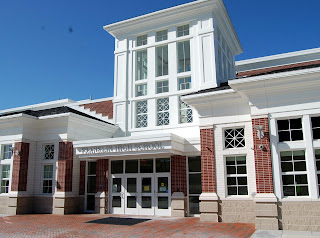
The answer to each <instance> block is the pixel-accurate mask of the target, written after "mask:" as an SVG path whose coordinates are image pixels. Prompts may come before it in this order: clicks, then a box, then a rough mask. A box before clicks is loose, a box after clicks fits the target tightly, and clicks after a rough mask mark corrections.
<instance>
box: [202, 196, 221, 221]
mask: <svg viewBox="0 0 320 238" xmlns="http://www.w3.org/2000/svg"><path fill="white" fill-rule="evenodd" d="M199 199H200V201H201V202H200V221H204V222H219V216H218V212H219V208H218V196H217V194H216V193H202V194H201V195H200V198H199Z"/></svg>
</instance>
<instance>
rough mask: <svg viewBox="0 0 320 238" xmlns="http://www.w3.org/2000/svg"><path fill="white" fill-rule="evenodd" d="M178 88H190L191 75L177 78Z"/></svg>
mask: <svg viewBox="0 0 320 238" xmlns="http://www.w3.org/2000/svg"><path fill="white" fill-rule="evenodd" d="M178 84H179V87H178V88H179V90H185V89H190V88H191V77H186V78H178Z"/></svg>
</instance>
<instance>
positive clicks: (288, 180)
mask: <svg viewBox="0 0 320 238" xmlns="http://www.w3.org/2000/svg"><path fill="white" fill-rule="evenodd" d="M282 183H283V185H290V184H294V176H293V175H282Z"/></svg>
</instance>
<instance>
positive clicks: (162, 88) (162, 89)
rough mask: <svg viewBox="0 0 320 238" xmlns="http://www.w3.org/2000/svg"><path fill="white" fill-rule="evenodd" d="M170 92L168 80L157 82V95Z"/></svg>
mask: <svg viewBox="0 0 320 238" xmlns="http://www.w3.org/2000/svg"><path fill="white" fill-rule="evenodd" d="M167 92H169V83H168V80H165V81H161V82H157V93H167Z"/></svg>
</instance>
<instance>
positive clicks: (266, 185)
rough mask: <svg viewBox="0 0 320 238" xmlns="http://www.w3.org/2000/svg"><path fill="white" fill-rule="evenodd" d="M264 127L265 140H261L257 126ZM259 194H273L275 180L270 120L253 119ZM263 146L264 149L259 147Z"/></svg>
mask: <svg viewBox="0 0 320 238" xmlns="http://www.w3.org/2000/svg"><path fill="white" fill-rule="evenodd" d="M257 125H263V126H264V128H263V132H264V135H265V136H264V138H262V139H261V140H259V138H258V136H257V129H256V128H255V126H257ZM252 127H253V143H254V157H255V167H256V183H257V193H273V178H272V164H271V150H270V138H269V122H268V118H259V119H252ZM260 145H263V147H264V148H263V149H260V148H259V146H260Z"/></svg>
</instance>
